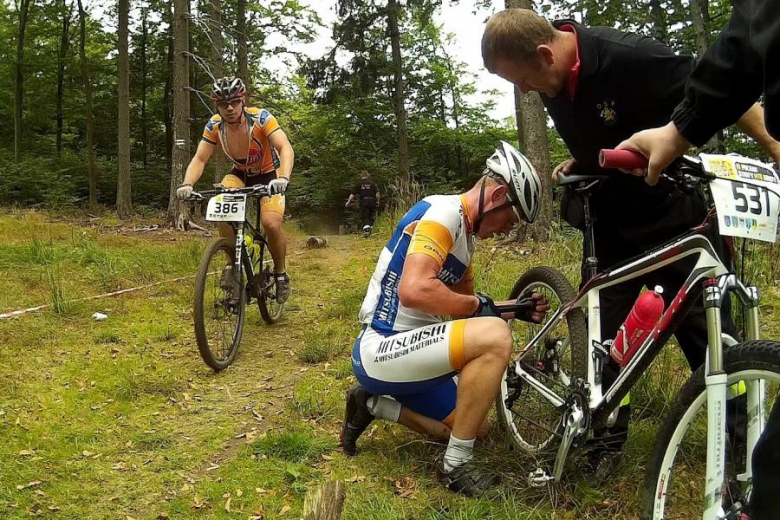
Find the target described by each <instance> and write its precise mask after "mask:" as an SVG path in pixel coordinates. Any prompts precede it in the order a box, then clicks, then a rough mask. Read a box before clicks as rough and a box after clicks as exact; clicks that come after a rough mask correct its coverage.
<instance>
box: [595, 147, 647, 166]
mask: <svg viewBox="0 0 780 520" xmlns="http://www.w3.org/2000/svg"><path fill="white" fill-rule="evenodd" d="M599 166H601V167H602V168H615V169H620V170H634V169H636V168H647V157H645V156H644V155H642V154H641V153H638V152H635V151H633V150H608V149H604V150H601V151H600V152H599Z"/></svg>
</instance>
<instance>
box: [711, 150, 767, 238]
mask: <svg viewBox="0 0 780 520" xmlns="http://www.w3.org/2000/svg"><path fill="white" fill-rule="evenodd" d="M701 158H702V162H703V164H704V168H705V170H706V171H708V172H710V173H713V174H715V175H716V176H717V178H716V179H714V180H713V181H711V182H710V190H711V192H712V197H713V199H714V200H715V207H716V208H717V210H718V225H719V226H720V234H721V235H725V236H732V237H741V238H751V239H754V240H762V241H764V242H775V240H776V239H777V227H778V226H777V225H778V217H780V180H778V177H777V174H776V173H775V171H774V170H773V169H772V168H770V167H769V166H768V165H766V164H764V163H761V162H759V161H754V160H752V159H747V158H744V157H738V156H733V155H709V154H702V155H701Z"/></svg>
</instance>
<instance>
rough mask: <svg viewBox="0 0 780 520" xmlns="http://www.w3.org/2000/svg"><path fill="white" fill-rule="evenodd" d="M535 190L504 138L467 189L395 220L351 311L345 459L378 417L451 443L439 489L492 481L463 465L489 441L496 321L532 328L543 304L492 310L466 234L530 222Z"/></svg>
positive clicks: (471, 490) (499, 357) (471, 489)
mask: <svg viewBox="0 0 780 520" xmlns="http://www.w3.org/2000/svg"><path fill="white" fill-rule="evenodd" d="M540 186H541V183H540V179H539V177H538V175H537V173H536V171H535V170H534V168H533V166H532V165H531V163H530V162H529V161H528V160H527V159H526V158H525V157H524V156H523V155H522V154H520V153H519V152H518V151H517V150H515V149H514V148H513V147H512V146H511V145H509V144H507V143H502V144H501V146H500V147H499V148H498V149H497V150H496V152H495V153H494V154H493V155H492V156H491V157H490V158H489V159H488V160H487V168H486V169H485V170H484V172H483V175H482V178H481V179H480V180H479V181H478V182H477V183H476V184H475V185H474V187H473V188H471V189H470V190H469V191H467V192H466V193H463V194H461V195H432V196H429V197H426V198H424V199H423V200H421V201H420V202H418V203H417V204H415V205H414V206H413V207H412V209H410V210H409V211H408V212H407V213H406V215H404V217H403V218H402V219H401V221H400V222H399V223H398V226H397V227H396V229H395V232H394V234H393V236H392V238H391V239H390V241H389V242H388V243H387V245H386V246H385V247H384V249H383V250H382V252H381V254H380V256H379V261H378V263H377V266H376V269H375V271H374V274H373V276H372V278H371V281H370V282H369V287H368V292H367V294H366V297H365V299H364V300H363V305H362V307H361V309H360V321H361V322H362V324H363V329H362V331H361V332H360V334H359V335H358V338H357V341H356V342H355V346H354V349H353V351H352V368H353V370H354V372H355V375H356V376H357V379H358V381H359V383H360V384H359V385H357V386H355V387H353V388H351V389H350V390H349V391H348V392H347V403H346V414H345V419H344V425H343V427H342V430H341V446H342V448H343V449H344V451H345V452H346V453H347V454H349V455H354V454H356V452H357V446H356V442H357V440H358V437H360V435H361V434H362V433H363V431H365V429H366V427H367V426H368V425H369V424H370V423H371V422H372V421H373V420H374V419H375V418H377V419H385V420H390V421H394V422H398V423H400V424H403V425H404V426H406V427H408V428H410V429H412V430H414V431H416V432H419V433H423V434H427V435H429V436H431V437H433V438H437V439H441V440H446V439H449V444H448V446H447V450H446V452H445V454H444V457H443V459H442V460H441V461H440V462H439V464H438V465H437V475H438V477H439V480H441V481H442V483H443V484H444V485H445V487H447V488H448V489H450V490H452V491H455V492H459V493H464V494H469V495H475V494H479V493H481V492H483V491H484V490H486V489H487V488H488V487H489V486H490V485H492V483H493V481H494V479H493V477H492V476H491V475H489V474H486V473H483V472H480V471H479V470H478V469H477V468H474V467H473V465H471V464H468V465H467V463H468V462H469V461H470V460H471V459H472V458H473V454H472V450H473V446H474V442H475V439H476V437H477V436H480V437H483V436H485V435H486V434H487V425H486V422H485V418H486V415H487V412H488V410H489V408H490V406H491V404H492V403H493V401H494V400H495V397H496V394H497V392H498V388H499V383H500V380H501V376H502V374H503V373H504V370H505V369H506V367H507V363H508V362H509V357H510V355H511V352H512V335H511V332H510V328H509V326H508V325H507V323H506V321H505V320H508V319H513V318H520V319H524V320H527V321H534V322H539V321H541V320H542V319H543V318H544V315H545V313H546V311H547V308H548V304H547V301H546V300H545V299H543V298H541V296H540V295H539V294H533V295H524V298H525V303H526V305H525V306H524V310H523V311H518V313H517V314H512V313H504V314H502V313H501V311H499V309H498V308H497V305H500V303H495V302H493V301H492V300H491V299H490V298H489V297H488V296H484V295H476V294H475V293H474V274H473V269H472V264H471V259H472V255H473V253H474V238H475V237H480V238H487V237H490V236H492V235H494V234H496V233H506V232H508V231H509V230H510V229H511V227H512V226H513V225H514V224H515V223H517V222H518V221H519V220H520V219H522V220H524V221H526V222H533V221H534V219H535V218H536V215H537V213H538V209H539V190H540ZM445 316H451V317H452V318H453V319H452V320H451V321H448V320H446V319H445V318H444V317H445ZM464 318H468V319H464ZM388 396H392V398H391V397H388Z"/></svg>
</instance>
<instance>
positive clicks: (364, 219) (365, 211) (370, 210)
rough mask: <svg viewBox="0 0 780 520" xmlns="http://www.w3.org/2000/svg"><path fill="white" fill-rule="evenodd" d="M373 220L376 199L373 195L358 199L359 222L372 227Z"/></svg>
mask: <svg viewBox="0 0 780 520" xmlns="http://www.w3.org/2000/svg"><path fill="white" fill-rule="evenodd" d="M374 220H376V199H375V198H373V197H371V198H369V197H365V198H363V199H360V224H361V225H362V226H363V227H366V226H371V227H373V226H374Z"/></svg>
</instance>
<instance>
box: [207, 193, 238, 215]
mask: <svg viewBox="0 0 780 520" xmlns="http://www.w3.org/2000/svg"><path fill="white" fill-rule="evenodd" d="M245 213H246V195H238V194H230V193H223V194H221V195H217V196H216V197H212V198H211V199H209V203H208V205H207V206H206V220H208V221H210V222H243V221H244V215H245Z"/></svg>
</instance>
